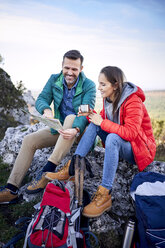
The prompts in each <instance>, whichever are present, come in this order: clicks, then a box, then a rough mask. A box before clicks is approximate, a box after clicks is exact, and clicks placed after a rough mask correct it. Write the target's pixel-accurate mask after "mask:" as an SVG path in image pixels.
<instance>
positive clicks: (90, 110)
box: [77, 107, 93, 117]
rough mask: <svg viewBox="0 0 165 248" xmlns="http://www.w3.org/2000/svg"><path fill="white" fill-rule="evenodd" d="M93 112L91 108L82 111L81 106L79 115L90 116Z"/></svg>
mask: <svg viewBox="0 0 165 248" xmlns="http://www.w3.org/2000/svg"><path fill="white" fill-rule="evenodd" d="M92 113H93V110H92V109H91V108H90V109H89V112H85V113H84V112H81V110H80V107H79V111H78V113H77V116H78V117H79V116H88V115H90V114H92Z"/></svg>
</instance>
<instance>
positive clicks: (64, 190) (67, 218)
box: [3, 156, 98, 248]
mask: <svg viewBox="0 0 165 248" xmlns="http://www.w3.org/2000/svg"><path fill="white" fill-rule="evenodd" d="M72 161H74V162H72V166H75V184H74V183H73V182H72V181H68V182H61V181H58V180H54V181H52V182H50V183H48V184H47V186H46V188H45V191H44V193H43V197H42V201H41V202H40V203H38V204H36V205H35V206H34V208H35V209H36V211H35V213H34V214H33V216H32V218H29V217H21V218H20V219H18V220H17V221H16V225H17V228H19V229H20V232H19V233H17V234H16V235H15V236H14V237H13V238H12V239H11V240H10V241H9V242H8V243H7V244H6V245H5V246H4V247H3V248H9V247H10V248H14V245H15V244H17V242H18V241H19V240H20V239H23V238H25V241H24V246H23V248H25V247H27V245H28V247H29V248H41V247H45V248H49V247H51V248H52V247H53V248H57V247H58V248H92V246H91V244H90V238H91V236H92V237H93V239H92V244H93V243H94V247H96V246H97V245H98V240H97V237H96V236H95V235H94V234H93V233H92V232H90V231H89V219H88V218H87V217H85V216H83V215H82V210H83V207H84V206H86V205H87V204H89V202H90V196H89V193H88V191H86V190H85V189H83V179H84V178H83V177H84V170H85V166H86V164H85V162H86V160H85V159H83V158H82V159H81V158H79V157H75V156H74V158H73V159H72ZM74 164H75V165H74ZM88 167H89V163H88Z"/></svg>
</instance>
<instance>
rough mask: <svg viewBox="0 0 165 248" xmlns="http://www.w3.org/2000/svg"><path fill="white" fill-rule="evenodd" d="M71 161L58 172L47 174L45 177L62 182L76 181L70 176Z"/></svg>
mask: <svg viewBox="0 0 165 248" xmlns="http://www.w3.org/2000/svg"><path fill="white" fill-rule="evenodd" d="M70 162H71V160H69V161H68V162H67V163H66V164H65V165H64V166H63V167H62V168H61V169H60V170H59V171H58V172H54V173H53V172H47V173H46V175H45V177H46V178H47V179H49V180H51V181H52V180H55V179H57V180H60V181H65V180H68V179H71V181H73V180H74V177H71V176H70V175H69V166H70Z"/></svg>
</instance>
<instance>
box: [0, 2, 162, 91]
mask: <svg viewBox="0 0 165 248" xmlns="http://www.w3.org/2000/svg"><path fill="white" fill-rule="evenodd" d="M70 49H78V50H80V52H81V53H82V54H83V55H84V58H85V60H84V72H85V74H86V76H87V77H88V78H90V79H92V80H94V81H95V83H96V84H97V85H98V74H99V71H100V70H101V68H102V67H104V66H107V65H114V66H118V67H120V68H121V69H122V70H123V71H124V73H125V75H126V78H127V80H128V81H130V82H133V83H135V84H137V85H138V86H140V87H141V88H142V89H143V90H152V89H165V76H164V72H165V1H164V0H127V1H125V0H52V1H51V0H11V1H10V0H0V54H1V55H2V57H4V65H1V66H2V68H3V69H4V70H6V71H7V72H8V74H9V75H10V76H11V79H12V81H13V83H16V82H18V81H20V80H22V81H23V83H24V85H25V86H26V88H28V89H30V90H31V89H40V90H41V89H42V88H43V87H44V85H45V83H46V82H47V80H48V79H49V77H50V75H51V74H53V73H59V72H60V71H61V64H62V56H63V54H64V53H65V52H66V51H67V50H70Z"/></svg>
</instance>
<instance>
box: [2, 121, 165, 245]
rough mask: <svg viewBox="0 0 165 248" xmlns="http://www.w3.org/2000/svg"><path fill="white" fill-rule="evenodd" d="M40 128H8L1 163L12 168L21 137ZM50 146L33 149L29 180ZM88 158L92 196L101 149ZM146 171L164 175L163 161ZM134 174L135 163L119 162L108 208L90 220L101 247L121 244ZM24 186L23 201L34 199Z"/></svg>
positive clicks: (87, 184) (88, 184) (99, 175)
mask: <svg viewBox="0 0 165 248" xmlns="http://www.w3.org/2000/svg"><path fill="white" fill-rule="evenodd" d="M43 127H44V124H40V123H38V124H35V125H32V126H30V125H20V126H18V127H15V128H8V129H7V131H6V133H5V137H4V139H3V140H2V141H1V142H0V156H1V157H2V158H3V160H4V162H6V163H8V164H9V166H10V168H12V166H13V164H14V161H15V159H16V156H17V155H18V152H19V149H20V146H21V143H22V140H23V138H24V136H25V135H27V134H29V133H32V132H35V131H37V130H38V129H40V128H43ZM75 148H76V145H74V146H73V148H72V149H71V151H70V153H68V154H67V156H66V157H65V158H64V159H63V160H62V161H61V164H60V165H59V166H58V168H60V167H61V166H62V165H64V164H65V162H66V161H68V159H71V157H72V155H73V154H74V151H75ZM52 149H53V148H44V149H41V150H37V151H36V153H35V155H34V159H33V161H32V164H31V167H30V168H29V171H28V173H27V176H28V178H29V181H30V180H32V179H33V178H35V177H36V175H37V174H38V172H39V171H40V170H41V169H42V167H43V166H44V165H45V164H46V162H47V159H48V157H49V155H50V154H51V152H52ZM87 159H88V161H89V162H90V163H91V166H92V171H93V173H94V178H89V175H88V174H87V173H86V175H85V182H84V187H85V188H86V189H87V190H88V191H89V193H90V194H91V195H92V194H93V193H94V192H95V191H96V189H97V186H98V185H99V184H100V183H101V178H102V168H103V159H104V148H101V147H97V146H96V147H95V149H94V150H93V151H91V152H90V153H89V154H88V156H87ZM58 168H57V170H58ZM145 171H154V172H158V173H162V174H165V163H164V162H159V161H154V162H153V163H151V164H150V165H149V166H148V167H147V168H146V170H145ZM137 173H138V169H137V166H136V165H132V164H129V163H127V162H125V161H120V162H119V165H118V169H117V173H116V177H115V182H114V185H113V190H112V208H111V210H110V211H109V212H107V213H104V214H103V215H102V216H100V217H99V218H93V219H91V220H90V229H91V230H92V231H94V232H95V233H96V234H98V235H100V242H102V246H101V247H111V248H115V247H121V242H122V235H123V232H124V226H125V223H126V220H127V219H128V217H130V216H132V215H134V206H133V204H132V201H131V198H130V194H129V190H130V184H131V182H132V179H133V177H134V175H135V174H137ZM27 185H28V184H26V185H22V187H21V188H20V193H21V194H22V195H23V198H24V200H26V201H32V200H34V199H35V198H36V194H35V195H27V194H26V193H25V189H26V187H27ZM37 196H39V197H40V198H41V197H42V193H38V194H37ZM105 239H106V244H105ZM103 244H104V245H103Z"/></svg>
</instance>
